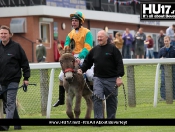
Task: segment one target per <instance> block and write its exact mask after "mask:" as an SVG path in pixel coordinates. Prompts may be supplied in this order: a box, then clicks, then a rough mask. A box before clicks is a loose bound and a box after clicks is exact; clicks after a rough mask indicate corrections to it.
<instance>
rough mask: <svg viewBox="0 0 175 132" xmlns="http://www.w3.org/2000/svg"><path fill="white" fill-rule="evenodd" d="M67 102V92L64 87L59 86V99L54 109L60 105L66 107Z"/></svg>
mask: <svg viewBox="0 0 175 132" xmlns="http://www.w3.org/2000/svg"><path fill="white" fill-rule="evenodd" d="M64 100H65V90H64V87H63V86H59V98H58V101H57V102H56V103H55V104H54V105H53V107H57V106H59V105H64Z"/></svg>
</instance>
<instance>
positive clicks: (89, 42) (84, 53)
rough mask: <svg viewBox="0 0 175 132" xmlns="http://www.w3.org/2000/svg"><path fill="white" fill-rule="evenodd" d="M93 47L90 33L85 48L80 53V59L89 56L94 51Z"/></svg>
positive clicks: (87, 35)
mask: <svg viewBox="0 0 175 132" xmlns="http://www.w3.org/2000/svg"><path fill="white" fill-rule="evenodd" d="M92 46H93V36H92V33H91V32H90V31H89V32H87V34H86V38H85V42H84V48H83V49H82V51H81V52H80V54H79V58H80V59H84V58H85V57H86V56H87V54H88V53H89V51H90V50H91V49H92Z"/></svg>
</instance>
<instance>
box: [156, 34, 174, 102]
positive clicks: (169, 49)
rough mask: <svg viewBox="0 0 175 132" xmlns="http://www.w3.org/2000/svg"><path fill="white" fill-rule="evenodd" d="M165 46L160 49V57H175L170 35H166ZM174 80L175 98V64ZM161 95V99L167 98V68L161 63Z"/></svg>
mask: <svg viewBox="0 0 175 132" xmlns="http://www.w3.org/2000/svg"><path fill="white" fill-rule="evenodd" d="M164 44H165V46H164V47H162V48H161V49H160V51H159V58H175V47H174V46H172V45H170V37H169V36H165V37H164ZM172 82H173V86H172V89H173V99H175V66H174V65H173V66H172ZM160 96H161V101H163V100H165V99H166V96H165V70H164V66H163V65H161V85H160Z"/></svg>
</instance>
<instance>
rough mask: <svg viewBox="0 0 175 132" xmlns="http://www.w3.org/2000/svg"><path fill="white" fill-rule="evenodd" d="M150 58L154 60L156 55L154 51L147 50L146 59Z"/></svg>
mask: <svg viewBox="0 0 175 132" xmlns="http://www.w3.org/2000/svg"><path fill="white" fill-rule="evenodd" d="M150 56H151V58H154V54H153V49H148V48H147V49H146V57H147V58H150Z"/></svg>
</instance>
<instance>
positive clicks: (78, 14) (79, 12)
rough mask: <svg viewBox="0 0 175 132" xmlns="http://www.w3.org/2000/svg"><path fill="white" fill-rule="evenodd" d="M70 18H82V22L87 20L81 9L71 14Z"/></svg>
mask: <svg viewBox="0 0 175 132" xmlns="http://www.w3.org/2000/svg"><path fill="white" fill-rule="evenodd" d="M70 18H71V19H78V20H81V22H82V23H84V21H85V18H84V14H83V13H82V12H81V11H76V12H75V13H74V14H70Z"/></svg>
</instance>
